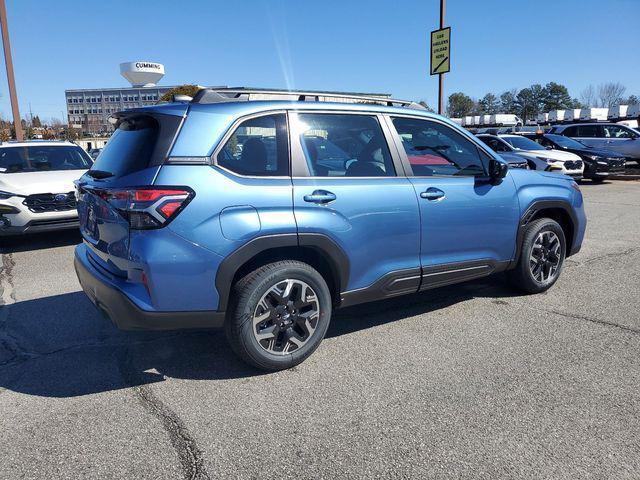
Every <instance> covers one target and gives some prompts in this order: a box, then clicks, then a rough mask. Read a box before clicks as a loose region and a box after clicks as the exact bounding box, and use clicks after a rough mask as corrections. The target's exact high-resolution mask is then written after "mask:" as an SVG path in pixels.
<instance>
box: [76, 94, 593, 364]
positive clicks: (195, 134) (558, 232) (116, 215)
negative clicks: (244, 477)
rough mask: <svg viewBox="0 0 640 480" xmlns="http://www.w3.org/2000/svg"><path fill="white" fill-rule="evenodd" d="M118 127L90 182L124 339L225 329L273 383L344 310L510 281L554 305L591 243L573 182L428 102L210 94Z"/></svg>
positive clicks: (88, 278) (110, 309)
mask: <svg viewBox="0 0 640 480" xmlns="http://www.w3.org/2000/svg"><path fill="white" fill-rule="evenodd" d="M256 97H258V98H260V99H262V100H256ZM115 121H116V125H115V126H116V130H115V132H114V134H113V136H112V138H111V139H110V141H109V143H108V144H107V146H106V147H105V149H104V150H103V151H102V153H101V154H100V156H99V157H98V159H97V161H96V162H95V164H94V165H93V166H92V167H91V169H90V170H89V171H88V172H87V173H86V174H84V175H83V176H82V177H81V179H80V180H79V181H78V182H77V196H78V211H79V217H80V228H81V232H82V235H83V237H84V241H83V243H82V244H81V245H79V246H78V247H77V248H76V251H75V266H76V271H77V274H78V278H79V280H80V283H81V285H82V287H83V289H84V291H85V292H86V294H87V295H88V297H89V298H90V299H91V301H92V302H93V303H94V304H95V305H96V306H97V307H98V308H99V309H100V310H101V311H102V312H104V314H105V315H106V316H107V317H108V318H110V319H111V321H112V322H113V323H115V325H117V326H118V327H119V328H122V329H181V328H210V327H223V328H224V329H225V331H226V335H227V338H228V340H229V343H230V345H231V347H232V349H233V350H234V351H235V352H236V353H237V354H238V355H239V356H240V357H241V358H242V359H244V360H245V361H246V362H248V363H250V364H252V365H254V366H257V367H259V368H262V369H267V370H278V369H283V368H288V367H291V366H293V365H296V364H298V363H300V362H302V361H303V360H305V359H306V358H307V357H308V356H309V355H311V353H312V352H313V351H314V350H315V349H316V348H317V347H318V345H319V344H320V342H321V341H322V339H323V337H324V335H325V333H326V331H327V327H328V326H329V321H330V319H331V314H332V311H333V310H334V309H336V308H340V307H346V306H350V305H355V304H359V303H363V302H370V301H375V300H381V299H385V298H389V297H395V296H398V295H405V294H413V293H417V292H422V291H425V290H429V289H433V288H436V287H443V286H447V285H452V284H455V283H458V282H463V281H468V280H472V279H476V278H480V277H484V276H487V275H490V274H493V273H496V272H501V271H506V272H507V273H508V275H509V277H510V279H511V281H512V282H513V285H514V286H515V287H517V288H519V289H520V290H523V291H524V292H528V293H538V292H542V291H545V290H547V289H548V288H550V287H551V286H552V285H553V284H554V283H555V282H556V281H557V279H558V277H559V275H560V273H561V271H562V266H563V262H564V259H565V258H566V257H568V256H569V255H573V254H575V253H576V252H577V251H578V250H579V249H580V246H581V243H582V239H583V236H584V232H585V226H586V218H585V214H584V209H583V200H582V195H581V193H580V190H579V188H578V186H577V185H576V183H575V182H574V181H573V180H572V179H571V178H570V177H568V176H565V175H558V174H556V173H550V172H544V171H540V172H538V171H531V170H524V169H514V170H509V169H508V167H507V165H506V164H505V163H504V162H503V161H502V160H501V159H500V158H499V157H498V156H497V155H496V154H495V153H494V152H492V151H491V150H490V149H489V148H488V147H487V146H486V145H484V144H483V143H482V142H481V141H479V140H478V139H476V138H475V137H473V136H472V135H471V134H469V133H468V132H466V131H465V130H464V129H462V128H460V127H458V126H456V125H455V124H454V123H452V122H451V121H449V120H448V119H446V118H443V117H440V116H438V115H435V114H432V113H429V112H427V111H426V110H424V109H421V108H420V107H419V105H415V104H413V103H411V102H404V101H400V100H392V99H388V98H373V97H358V96H355V95H352V96H349V95H340V94H337V93H336V94H333V93H326V92H325V93H322V92H277V91H254V90H243V89H237V90H232V89H226V90H224V89H220V90H207V89H202V90H200V91H199V92H198V94H197V95H196V96H195V97H194V98H193V99H189V98H186V99H181V101H177V102H173V103H167V104H160V105H155V106H151V107H144V108H139V109H134V110H128V111H125V112H121V113H118V114H117V115H116V116H115Z"/></svg>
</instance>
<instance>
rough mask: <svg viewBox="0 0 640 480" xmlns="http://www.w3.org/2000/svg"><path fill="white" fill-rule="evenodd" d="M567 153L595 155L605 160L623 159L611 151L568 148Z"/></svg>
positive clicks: (622, 156)
mask: <svg viewBox="0 0 640 480" xmlns="http://www.w3.org/2000/svg"><path fill="white" fill-rule="evenodd" d="M568 151H570V152H573V153H576V154H579V155H596V156H598V157H605V158H615V159H620V160H622V159H623V158H625V156H624V155H620V154H619V153H617V152H614V151H612V150H603V149H600V148H587V147H585V148H580V149H577V148H570V149H568Z"/></svg>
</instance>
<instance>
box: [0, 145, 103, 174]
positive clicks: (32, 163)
mask: <svg viewBox="0 0 640 480" xmlns="http://www.w3.org/2000/svg"><path fill="white" fill-rule="evenodd" d="M91 163H92V161H91V157H89V155H87V154H86V153H85V151H84V150H82V148H80V147H78V146H76V145H29V146H15V147H3V148H0V173H18V172H47V171H54V170H86V169H88V168H90V167H91Z"/></svg>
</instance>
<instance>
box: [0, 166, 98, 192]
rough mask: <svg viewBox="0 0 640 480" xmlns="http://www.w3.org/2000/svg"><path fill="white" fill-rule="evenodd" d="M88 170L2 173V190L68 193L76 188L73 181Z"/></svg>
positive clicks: (0, 185)
mask: <svg viewBox="0 0 640 480" xmlns="http://www.w3.org/2000/svg"><path fill="white" fill-rule="evenodd" d="M84 172H86V170H59V171H53V172H21V173H0V190H2V191H4V192H11V193H15V194H17V195H32V194H34V193H68V192H71V191H73V190H74V188H75V187H74V185H73V181H74V180H77V179H78V178H80V177H81V176H82V174H83V173H84Z"/></svg>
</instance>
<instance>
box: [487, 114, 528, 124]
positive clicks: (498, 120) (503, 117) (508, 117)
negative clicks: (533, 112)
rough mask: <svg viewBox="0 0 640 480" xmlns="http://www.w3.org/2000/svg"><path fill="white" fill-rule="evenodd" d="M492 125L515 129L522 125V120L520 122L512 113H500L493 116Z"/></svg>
mask: <svg viewBox="0 0 640 480" xmlns="http://www.w3.org/2000/svg"><path fill="white" fill-rule="evenodd" d="M491 125H495V126H503V127H515V126H516V125H522V120H520V118H519V117H518V116H517V115H512V114H510V113H499V114H497V115H491Z"/></svg>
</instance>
